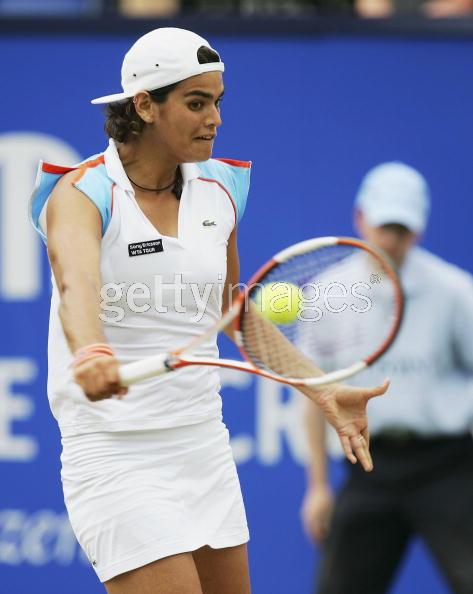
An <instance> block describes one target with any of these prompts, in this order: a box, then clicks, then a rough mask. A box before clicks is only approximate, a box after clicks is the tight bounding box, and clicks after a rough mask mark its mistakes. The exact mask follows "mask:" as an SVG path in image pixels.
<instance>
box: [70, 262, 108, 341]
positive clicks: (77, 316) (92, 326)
mask: <svg viewBox="0 0 473 594" xmlns="http://www.w3.org/2000/svg"><path fill="white" fill-rule="evenodd" d="M59 292H60V297H61V302H60V305H59V317H60V320H61V323H62V327H63V330H64V334H65V336H66V340H67V342H68V344H69V348H70V349H71V351H72V352H75V351H76V350H77V349H79V348H81V347H83V346H86V345H89V344H93V343H97V342H106V338H105V334H104V331H103V325H102V322H101V320H100V317H99V314H100V301H99V300H100V287H98V286H96V283H95V282H94V281H93V279H91V278H90V277H89V276H88V275H87V274H75V275H74V276H73V277H72V276H71V277H68V275H64V277H63V278H62V280H61V285H60V286H59Z"/></svg>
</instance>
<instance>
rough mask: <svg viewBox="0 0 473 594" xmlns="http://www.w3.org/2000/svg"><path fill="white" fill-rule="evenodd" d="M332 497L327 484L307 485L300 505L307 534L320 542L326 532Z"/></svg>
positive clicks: (330, 514)
mask: <svg viewBox="0 0 473 594" xmlns="http://www.w3.org/2000/svg"><path fill="white" fill-rule="evenodd" d="M333 504H334V497H333V494H332V491H331V489H330V487H329V486H328V485H323V486H318V487H309V488H308V489H307V491H306V494H305V497H304V501H303V502H302V507H301V519H302V524H303V525H304V528H305V531H306V532H307V534H308V535H309V536H310V537H311V538H312V539H314V540H316V541H317V542H319V543H322V542H323V541H324V540H325V538H326V536H327V533H328V530H329V527H330V520H331V517H332V511H333Z"/></svg>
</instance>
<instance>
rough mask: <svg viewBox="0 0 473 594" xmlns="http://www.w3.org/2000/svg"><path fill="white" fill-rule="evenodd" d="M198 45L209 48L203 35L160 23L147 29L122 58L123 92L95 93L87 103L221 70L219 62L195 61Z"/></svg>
mask: <svg viewBox="0 0 473 594" xmlns="http://www.w3.org/2000/svg"><path fill="white" fill-rule="evenodd" d="M202 46H205V47H208V48H210V49H213V48H211V47H210V45H209V43H208V41H207V40H205V39H204V38H203V37H200V35H197V34H196V33H193V32H192V31H187V30H186V29H177V28H175V27H162V28H160V29H154V31H150V32H149V33H147V34H146V35H143V37H140V38H139V39H138V41H136V42H135V43H134V45H132V46H131V48H130V49H129V50H128V52H127V53H126V55H125V57H124V59H123V64H122V87H123V93H116V94H114V95H106V96H104V97H98V98H97V99H92V101H91V103H94V104H97V103H113V102H115V101H123V100H124V99H128V98H130V97H134V96H135V95H136V94H137V93H139V92H140V91H153V90H155V89H160V88H162V87H166V86H167V85H172V84H174V83H177V82H180V81H181V80H185V79H186V78H189V77H191V76H196V75H197V74H203V73H204V72H215V71H218V72H223V71H224V70H225V66H224V64H223V62H211V63H209V64H199V61H198V59H197V51H198V50H199V48H201V47H202ZM213 51H215V50H213ZM216 53H217V54H218V52H216Z"/></svg>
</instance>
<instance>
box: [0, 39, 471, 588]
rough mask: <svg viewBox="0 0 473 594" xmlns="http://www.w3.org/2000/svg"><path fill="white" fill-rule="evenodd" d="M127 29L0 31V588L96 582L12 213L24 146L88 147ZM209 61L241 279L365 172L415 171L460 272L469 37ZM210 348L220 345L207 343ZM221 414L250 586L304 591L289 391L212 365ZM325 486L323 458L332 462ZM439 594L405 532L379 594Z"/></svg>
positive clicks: (46, 287)
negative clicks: (67, 487)
mask: <svg viewBox="0 0 473 594" xmlns="http://www.w3.org/2000/svg"><path fill="white" fill-rule="evenodd" d="M133 40H134V39H133V38H131V37H127V36H122V37H104V38H101V37H99V36H96V37H91V38H86V37H81V36H78V35H77V36H76V35H73V36H56V37H54V38H52V39H48V38H46V37H42V36H40V35H33V36H10V37H8V36H4V37H3V38H2V39H0V53H1V55H2V56H3V58H2V80H3V93H2V94H3V106H2V109H1V110H0V316H1V320H2V326H1V335H2V339H1V340H0V476H1V480H0V594H42V593H44V592H48V593H50V594H60V593H63V592H67V594H79V593H80V594H82V593H84V592H87V593H88V594H93V593H99V592H102V591H103V588H102V586H100V584H99V582H98V580H97V579H96V577H95V574H94V572H93V570H92V569H91V567H90V566H89V563H88V561H87V559H86V558H85V556H84V555H83V554H82V553H81V551H80V548H79V546H78V544H77V543H76V541H75V538H74V536H73V534H72V532H71V529H70V526H69V523H68V520H67V516H66V513H65V510H64V504H63V500H62V491H61V485H60V478H59V468H60V465H59V455H60V437H59V432H58V429H57V427H56V424H55V421H54V420H53V419H52V417H51V414H50V412H49V408H48V403H47V396H46V378H47V368H46V347H47V323H48V305H49V294H50V271H49V267H48V264H47V258H46V254H45V250H44V248H43V247H42V245H41V243H40V241H39V240H38V238H37V237H36V236H35V235H34V233H33V231H32V229H31V228H30V225H29V222H28V219H27V201H28V197H29V194H30V192H31V188H32V187H33V184H34V176H35V171H36V166H37V162H38V160H39V159H40V158H41V159H44V160H46V161H49V162H52V163H58V164H63V165H68V164H72V163H74V162H77V161H79V160H80V159H82V158H84V157H87V156H89V155H91V154H94V153H97V152H100V151H101V150H103V149H104V148H105V146H106V138H105V135H104V133H103V131H102V129H103V114H102V113H101V109H100V108H99V107H96V106H92V105H90V99H91V98H92V97H97V96H100V95H103V94H108V93H112V92H118V91H119V90H120V89H119V86H120V65H121V59H122V56H123V54H124V53H125V51H126V50H127V49H128V47H129V46H130V45H131V43H132V42H133ZM212 42H213V44H214V45H215V47H217V48H218V49H219V51H221V54H222V56H223V59H224V61H225V63H226V67H227V70H226V73H225V85H226V90H225V100H224V102H223V104H222V114H223V121H224V124H223V126H222V128H221V131H220V134H219V137H218V139H217V143H216V148H215V155H216V156H221V157H228V158H235V159H244V160H252V161H253V177H252V187H251V192H250V197H249V201H248V206H247V210H246V213H245V216H244V219H243V221H242V223H241V226H240V231H239V247H240V257H241V267H242V279H243V280H245V279H247V278H248V277H249V275H250V274H251V273H252V272H253V271H254V270H255V269H256V267H258V266H259V265H260V264H262V263H263V262H264V261H265V260H266V259H267V258H269V257H270V256H271V255H272V254H273V253H275V252H276V251H278V250H280V249H281V248H283V247H285V246H287V245H290V244H291V243H294V242H296V241H300V240H303V239H307V238H309V237H314V236H318V235H353V233H354V231H353V227H352V204H353V198H354V195H355V192H356V189H357V186H358V184H359V182H360V180H361V178H362V176H363V175H364V174H365V173H366V171H367V170H368V169H370V168H371V167H372V166H374V165H375V164H378V163H380V162H383V161H388V160H394V159H396V160H402V161H404V162H406V163H408V164H411V165H413V166H415V167H417V168H418V169H419V170H420V171H421V172H422V173H423V174H424V175H425V176H426V178H427V179H428V181H429V183H430V185H431V188H432V194H433V211H432V217H431V222H430V226H429V228H428V230H427V232H426V234H425V237H424V238H423V244H424V245H425V246H426V247H428V248H429V249H431V250H432V251H433V252H435V253H437V254H439V255H441V256H442V257H444V258H445V259H447V260H449V261H451V262H454V263H456V264H458V265H460V266H462V267H464V268H466V269H468V270H470V271H473V261H472V259H471V250H472V247H473V239H472V236H471V220H472V217H473V206H472V200H471V197H472V196H473V168H472V167H471V156H470V155H471V151H472V147H473V140H472V139H473V110H472V108H471V106H472V105H473V76H472V73H471V64H472V63H473V42H470V41H451V42H447V41H435V42H433V41H428V40H423V41H418V40H400V39H390V40H388V39H381V38H376V37H372V38H369V39H364V38H355V37H353V38H343V37H339V38H338V37H330V38H309V37H304V38H300V39H298V38H294V37H292V38H279V39H277V40H276V39H273V40H271V39H268V38H264V39H258V38H245V39H238V38H226V37H225V38H224V37H221V38H219V37H216V38H213V39H212ZM221 346H222V354H223V355H226V356H229V355H231V354H232V353H233V352H234V351H233V347H232V346H231V345H229V344H228V343H227V341H226V340H222V344H221ZM222 379H223V384H224V388H223V398H224V415H225V419H226V423H227V425H228V426H229V428H230V431H231V435H232V445H233V448H234V452H235V456H236V459H237V462H238V465H239V473H240V478H241V482H242V487H243V492H244V496H245V501H246V505H247V512H248V518H249V524H250V530H251V536H252V540H251V543H250V549H249V550H250V562H251V573H252V584H253V590H254V592H255V593H256V594H309V593H310V592H311V591H312V583H313V576H314V572H315V564H316V559H317V554H318V553H317V551H316V549H315V548H314V547H313V545H312V544H311V543H310V542H309V539H308V538H307V537H306V536H305V535H304V534H303V530H302V527H301V523H300V519H299V507H300V504H301V499H302V496H303V491H304V469H303V463H304V459H305V445H304V439H303V432H302V423H301V418H300V399H299V397H298V395H297V394H295V393H293V392H291V391H289V390H287V389H286V388H283V387H282V386H281V385H278V384H275V383H271V382H268V381H263V380H261V379H255V378H253V377H250V376H249V375H245V374H240V373H237V372H230V371H225V372H223V373H222ZM332 471H333V472H332V474H333V480H334V482H336V483H340V480H341V479H342V475H343V468H342V465H341V463H334V464H333V466H332ZM413 592H416V593H417V592H428V593H429V594H446V593H447V592H448V590H447V588H446V586H445V585H444V582H443V578H441V577H440V575H439V572H438V570H437V569H436V568H435V566H434V564H433V562H432V561H431V560H430V558H429V556H428V554H427V553H426V552H425V551H424V549H423V548H422V546H421V545H420V544H419V543H415V544H414V547H413V550H412V551H411V554H410V555H409V558H408V559H407V562H406V564H405V565H404V566H403V569H402V572H401V574H400V575H399V576H398V578H397V581H396V584H395V586H394V589H393V590H392V593H391V594H411V593H413Z"/></svg>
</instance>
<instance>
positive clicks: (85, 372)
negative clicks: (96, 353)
mask: <svg viewBox="0 0 473 594" xmlns="http://www.w3.org/2000/svg"><path fill="white" fill-rule="evenodd" d="M118 368H119V363H118V361H117V359H115V357H109V356H103V357H93V358H92V359H87V360H86V361H84V362H82V363H79V365H77V366H76V367H75V368H74V380H75V381H76V382H77V383H78V384H79V386H80V387H81V388H82V389H83V390H84V392H85V395H86V396H87V398H88V399H89V400H91V401H92V402H96V401H98V400H105V399H106V398H112V396H117V397H118V398H121V397H122V396H124V395H125V394H126V393H127V392H128V388H124V387H122V386H121V385H120V380H119V376H118Z"/></svg>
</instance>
